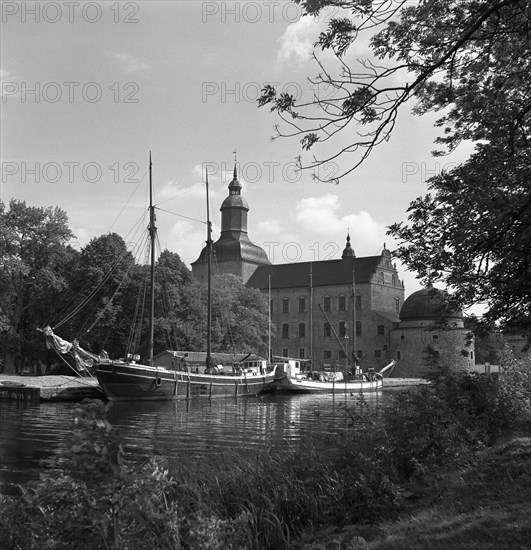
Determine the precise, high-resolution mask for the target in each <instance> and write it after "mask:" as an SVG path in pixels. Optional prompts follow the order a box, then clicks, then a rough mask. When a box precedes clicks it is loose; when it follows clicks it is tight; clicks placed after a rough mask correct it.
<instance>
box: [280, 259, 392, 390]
mask: <svg viewBox="0 0 531 550" xmlns="http://www.w3.org/2000/svg"><path fill="white" fill-rule="evenodd" d="M355 296H356V293H355V284H354V273H353V274H352V309H353V331H354V346H353V353H352V358H353V367H356V363H357V357H356V354H355V352H354V350H355V349H356V341H355V334H356V332H355V326H356V303H355ZM318 306H319V309H320V311H321V313H322V314H323V315H324V317H325V319H326V320H327V322H328V324H329V325H330V327H331V329H332V332H333V333H334V337H335V338H336V340H337V341H338V344H339V346H340V347H341V350H342V351H343V354H344V356H345V357H346V358H348V354H347V350H346V349H345V348H344V347H343V343H342V342H341V340H340V338H339V336H338V335H337V333H336V331H335V329H334V328H333V325H332V323H331V322H330V319H329V318H328V316H327V315H326V313H325V311H324V309H323V308H322V307H321V304H318ZM312 309H313V281H312V268H311V265H310V346H311V347H312V346H313V336H312V329H313V312H312ZM311 353H312V354H313V350H311ZM395 364H396V361H394V360H392V361H391V362H390V363H389V364H388V365H386V366H385V367H383V368H382V369H380V371H379V372H374V369H369V370H368V371H367V372H366V373H362V372H361V371H359V373H358V369H357V368H356V369H355V372H356V374H354V375H348V374H344V373H343V372H341V371H337V372H327V371H321V372H316V371H313V370H304V371H301V361H298V360H293V359H290V360H288V361H287V362H286V363H284V364H283V365H278V366H277V368H276V371H275V383H274V388H275V390H276V391H281V392H290V393H321V394H323V393H360V392H361V393H363V392H372V391H377V390H381V389H382V388H383V378H384V374H387V373H388V372H389V371H391V370H392V369H393V367H394V366H395Z"/></svg>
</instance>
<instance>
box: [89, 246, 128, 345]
mask: <svg viewBox="0 0 531 550" xmlns="http://www.w3.org/2000/svg"><path fill="white" fill-rule="evenodd" d="M127 252H128V251H127ZM124 255H125V252H124ZM133 265H135V258H134V257H133V255H131V261H130V262H129V264H128V265H126V270H125V272H124V274H123V277H122V281H121V282H120V284H119V286H118V288H119V287H120V286H121V285H122V284H123V282H124V280H125V278H126V277H127V274H128V273H129V271H130V269H131V267H132V266H133ZM107 278H108V277H107ZM104 298H105V296H101V297H100V298H99V300H98V301H97V302H96V303H95V304H94V307H93V308H92V311H91V312H90V314H89V315H88V316H87V319H86V320H85V322H84V323H83V324H82V325H81V328H80V329H79V332H78V336H80V335H81V334H82V333H83V332H85V326H86V324H87V322H88V319H90V317H92V315H94V314H95V312H96V310H97V309H98V307H99V304H100V302H102V301H103V299H104ZM108 306H109V304H107V305H106V306H105V307H104V310H105V309H107V307H108ZM98 318H99V316H98ZM87 332H88V331H87Z"/></svg>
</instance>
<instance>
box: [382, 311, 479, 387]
mask: <svg viewBox="0 0 531 550" xmlns="http://www.w3.org/2000/svg"><path fill="white" fill-rule="evenodd" d="M431 326H432V322H431V321H426V322H422V323H418V324H417V326H411V325H410V326H405V327H404V326H402V323H400V327H399V328H396V329H395V330H393V331H391V334H390V342H391V348H390V352H391V355H392V357H393V358H394V359H396V360H397V365H396V367H395V368H394V370H393V376H396V377H405V378H419V377H422V376H425V375H426V374H427V373H429V371H430V368H429V367H428V366H427V365H426V364H427V362H428V361H429V359H428V357H427V355H426V350H427V348H429V347H431V348H433V350H434V351H435V353H436V354H438V361H439V362H440V364H444V365H448V366H451V367H455V368H463V369H467V370H471V369H472V368H473V367H474V361H475V359H474V341H473V339H472V340H470V332H469V331H468V330H467V329H464V328H455V329H451V330H430V328H429V327H431Z"/></svg>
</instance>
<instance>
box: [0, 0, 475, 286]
mask: <svg viewBox="0 0 531 550" xmlns="http://www.w3.org/2000/svg"><path fill="white" fill-rule="evenodd" d="M1 7H2V29H1V30H2V33H1V50H0V52H1V53H0V76H1V80H2V82H1V84H2V86H1V101H0V107H1V114H0V123H1V130H0V138H1V148H0V155H1V162H2V179H1V182H0V199H1V200H2V201H3V202H4V203H8V202H9V201H10V200H11V199H12V198H15V199H18V200H24V201H26V203H27V204H28V205H31V206H59V207H60V208H62V209H63V210H65V211H66V212H67V214H68V217H69V223H70V226H71V228H72V230H73V232H74V233H75V235H76V238H75V239H74V241H73V242H72V244H73V246H76V247H77V248H81V247H83V246H84V245H86V244H87V243H88V242H89V241H90V239H92V238H94V237H98V236H100V235H103V234H105V233H108V232H116V233H118V234H120V235H121V236H122V237H123V238H124V239H125V240H126V242H127V243H130V246H131V247H132V248H133V247H134V241H135V239H136V237H137V236H138V229H139V228H143V227H144V225H145V223H147V222H145V219H144V221H142V222H141V223H140V225H138V221H139V220H140V219H141V217H142V215H143V214H144V212H145V208H146V197H147V194H146V190H147V184H148V181H149V178H148V175H147V174H148V164H149V154H150V151H151V155H152V159H153V183H154V187H155V197H156V199H155V202H156V204H157V206H158V208H159V210H158V212H157V224H158V228H159V239H160V244H161V247H162V248H163V249H164V248H167V249H169V250H171V251H173V252H177V253H178V254H179V255H180V256H181V258H182V259H183V260H184V261H185V262H186V263H187V264H188V265H189V264H190V263H191V262H193V261H194V260H196V259H197V257H198V256H199V253H200V251H201V248H202V246H203V244H204V241H205V224H204V220H205V212H206V200H205V186H204V172H205V169H206V168H208V171H209V181H210V203H211V216H212V220H213V225H214V234H213V237H214V239H215V240H216V239H217V238H218V237H219V228H220V221H221V218H220V212H219V207H220V206H221V202H222V201H223V199H224V198H225V196H227V194H228V190H227V186H228V185H229V183H230V181H231V179H232V171H233V167H234V162H235V158H236V163H237V168H238V172H239V176H240V182H241V183H242V186H243V189H242V194H243V195H244V196H245V198H246V200H247V201H248V203H249V207H250V211H249V215H248V232H249V237H250V238H251V240H252V241H253V242H255V243H257V244H259V245H260V246H262V247H263V248H264V249H265V250H266V252H267V253H268V255H269V258H270V260H271V261H272V262H273V263H285V262H293V261H310V260H314V261H317V260H326V259H333V258H340V257H341V252H342V250H343V248H344V246H345V238H346V234H347V232H350V236H351V242H352V246H353V248H354V250H355V253H356V255H357V256H358V257H360V256H373V255H376V254H379V253H380V252H381V250H382V247H383V245H384V242H385V243H386V245H387V248H389V249H391V250H392V249H393V248H394V247H396V244H397V243H396V242H394V241H393V240H392V239H391V238H390V237H389V236H388V235H386V230H387V229H386V228H387V227H388V226H389V225H391V224H392V223H394V222H398V221H402V220H405V219H406V218H407V214H406V210H407V207H408V205H409V203H410V202H411V201H412V200H414V199H415V198H416V197H418V196H420V195H422V194H424V193H426V191H427V187H426V179H427V178H428V177H429V176H430V175H433V174H434V173H437V172H438V171H440V170H441V169H443V168H445V167H447V168H449V167H451V166H452V165H453V163H454V162H458V161H459V160H460V159H461V158H462V156H463V154H465V153H464V152H463V151H457V152H456V153H455V154H453V155H452V156H449V157H442V158H440V157H439V158H434V157H432V156H431V154H430V152H431V151H432V150H433V149H434V148H435V147H434V144H433V141H434V138H435V137H436V136H437V129H435V128H434V126H433V123H434V120H435V118H434V117H433V116H424V117H418V116H413V115H412V114H411V113H410V110H411V108H412V107H413V105H409V106H406V108H405V110H404V111H403V112H402V113H401V114H400V116H399V119H398V121H397V125H396V128H395V130H394V132H393V134H392V137H391V139H390V140H389V141H388V142H386V143H384V144H382V145H380V146H379V147H378V148H377V149H376V150H374V151H373V153H372V154H371V156H370V157H369V159H368V160H367V161H365V162H364V164H363V165H362V166H361V167H360V168H358V169H357V170H356V171H354V172H352V173H351V174H349V175H348V176H346V177H345V178H344V179H342V180H341V182H340V183H339V185H335V184H333V183H322V182H316V181H314V180H313V179H312V177H311V173H310V172H307V171H306V172H302V173H301V172H296V171H295V169H294V162H295V158H296V157H297V156H298V155H299V154H301V149H300V143H299V139H298V138H290V139H276V140H272V139H271V138H272V136H274V135H275V130H274V127H275V125H276V124H279V123H280V122H281V121H280V120H279V118H278V117H277V115H276V114H274V113H271V112H270V110H269V108H267V107H265V108H260V109H259V108H257V104H256V98H257V96H258V93H259V90H260V88H262V87H263V85H264V84H266V83H270V84H275V85H276V86H277V89H278V90H279V91H287V92H291V93H294V94H295V95H296V96H300V97H308V96H309V94H311V93H312V84H311V83H310V82H309V80H308V78H309V77H314V76H315V75H317V73H318V72H319V71H320V69H319V66H318V65H317V63H316V62H315V60H313V59H312V57H311V53H312V44H313V43H314V42H315V40H316V39H317V37H318V34H319V32H321V31H322V30H324V29H325V28H326V25H327V22H328V21H329V20H330V18H331V17H333V16H334V15H338V14H337V13H336V12H335V11H332V8H329V9H328V11H327V10H325V11H324V12H323V13H322V14H321V16H320V17H319V19H317V20H316V19H314V18H310V17H301V11H300V8H299V7H298V6H296V5H295V4H292V3H290V2H288V1H286V0H278V1H274V0H272V1H268V2H246V1H240V2H214V1H204V2H202V1H198V0H182V1H181V0H165V1H157V0H154V1H153V0H150V1H135V2H113V1H104V2H83V1H79V2H78V1H70V2H46V1H41V2H15V1H12V2H10V1H3V2H2V6H1ZM367 53H368V50H367V48H366V45H363V44H361V45H359V46H357V47H356V49H353V50H352V51H351V52H350V54H349V56H350V57H349V58H348V59H349V62H352V63H355V62H356V59H363V58H364V56H366V55H367ZM320 58H321V59H322V61H323V63H325V64H329V65H328V66H330V67H332V66H333V60H332V59H331V58H330V56H329V54H325V55H320ZM313 90H315V87H314V88H313ZM357 131H358V129H357V128H355V127H352V128H351V129H349V132H350V134H348V133H347V134H345V136H344V137H343V138H341V139H340V140H339V141H337V142H336V143H335V144H334V146H335V147H336V148H337V147H338V146H344V145H346V144H347V143H348V138H350V139H352V138H353V137H355V134H356V132H357ZM332 151H333V148H329V149H328V150H327V149H326V148H324V149H316V150H315V151H314V153H315V154H316V156H321V157H323V156H324V155H326V153H330V152H332ZM235 152H236V153H235ZM460 155H461V156H460ZM303 160H305V161H306V162H308V161H309V160H311V156H310V155H308V154H307V155H306V156H303ZM351 162H352V159H351V158H348V157H344V158H340V159H338V160H337V161H335V163H334V162H331V163H328V164H325V165H324V167H323V168H322V169H323V171H324V174H323V175H333V174H334V173H337V172H338V171H339V170H344V169H346V168H348V166H349V164H350V163H351ZM144 222H145V223H144ZM142 224H144V225H142ZM399 271H400V275H401V277H402V278H403V280H404V282H405V288H406V296H407V295H409V294H411V293H412V292H414V291H416V290H418V289H419V288H421V285H420V282H419V281H418V280H417V279H416V277H415V274H414V273H411V272H408V271H407V270H405V269H404V268H403V266H399Z"/></svg>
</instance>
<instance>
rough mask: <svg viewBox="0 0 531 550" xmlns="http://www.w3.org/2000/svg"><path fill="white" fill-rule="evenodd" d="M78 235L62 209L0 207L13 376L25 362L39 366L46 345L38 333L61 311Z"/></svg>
mask: <svg viewBox="0 0 531 550" xmlns="http://www.w3.org/2000/svg"><path fill="white" fill-rule="evenodd" d="M73 236H74V235H73V234H72V232H71V230H70V228H69V227H68V218H67V215H66V213H65V212H64V211H63V210H61V209H59V208H52V207H49V208H41V207H32V206H27V205H26V203H25V202H23V201H17V200H12V201H11V202H10V204H9V209H8V208H6V205H5V204H4V203H3V202H0V261H1V265H0V283H1V284H0V311H1V314H0V330H1V340H0V352H1V355H2V356H3V361H4V370H5V371H6V372H12V371H13V370H14V368H15V366H17V368H18V366H19V365H20V364H21V363H22V361H23V358H24V356H26V357H28V358H30V359H33V360H37V358H38V357H39V355H42V354H43V352H44V342H43V341H42V338H39V336H38V335H37V333H36V332H35V329H36V327H38V326H39V325H42V324H44V323H46V322H47V320H48V319H49V318H50V316H51V315H52V314H53V313H54V311H55V309H56V303H58V301H59V300H58V296H59V295H60V293H61V292H62V291H63V290H64V289H65V288H66V286H67V280H66V272H67V269H68V267H69V266H70V264H71V261H72V260H73V258H75V255H76V253H75V251H74V250H73V249H72V248H70V247H67V246H66V243H67V242H68V240H70V239H71V238H72V237H73Z"/></svg>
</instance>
